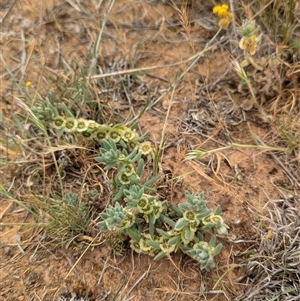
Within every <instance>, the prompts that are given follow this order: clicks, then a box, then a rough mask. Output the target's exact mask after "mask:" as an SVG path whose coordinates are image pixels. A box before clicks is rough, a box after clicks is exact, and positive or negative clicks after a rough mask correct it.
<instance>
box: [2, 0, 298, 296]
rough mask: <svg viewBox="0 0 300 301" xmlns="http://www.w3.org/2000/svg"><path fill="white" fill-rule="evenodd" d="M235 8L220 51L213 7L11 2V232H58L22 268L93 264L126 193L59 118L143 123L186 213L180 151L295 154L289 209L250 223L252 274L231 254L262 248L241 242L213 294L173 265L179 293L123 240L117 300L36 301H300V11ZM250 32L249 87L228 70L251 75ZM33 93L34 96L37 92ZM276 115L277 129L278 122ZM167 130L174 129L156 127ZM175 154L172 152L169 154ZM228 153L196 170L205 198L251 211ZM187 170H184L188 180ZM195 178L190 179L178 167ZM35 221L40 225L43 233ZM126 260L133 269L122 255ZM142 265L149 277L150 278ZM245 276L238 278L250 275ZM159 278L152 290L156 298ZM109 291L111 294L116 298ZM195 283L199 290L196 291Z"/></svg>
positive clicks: (282, 189)
mask: <svg viewBox="0 0 300 301" xmlns="http://www.w3.org/2000/svg"><path fill="white" fill-rule="evenodd" d="M229 2H230V3H231V7H234V10H233V11H232V13H233V16H234V20H235V23H234V25H231V26H230V27H229V29H227V31H221V32H220V33H219V32H218V38H217V39H216V40H214V38H213V37H214V34H215V33H216V32H217V27H216V22H217V20H216V19H214V16H213V15H212V14H211V9H212V7H213V5H214V4H215V3H214V2H213V1H207V2H206V3H205V5H204V4H202V3H200V2H199V1H143V2H142V1H129V2H128V1H93V2H92V3H87V2H84V1H71V0H69V1H67V3H65V2H64V1H57V2H55V3H54V2H53V5H52V3H50V2H49V3H47V4H46V3H45V7H43V6H41V5H40V2H37V4H38V5H37V6H36V7H35V6H34V4H33V3H32V4H28V3H27V1H20V3H19V2H14V3H13V4H12V5H10V4H9V3H8V1H7V3H4V4H3V7H4V13H3V14H2V16H1V18H2V21H3V29H4V30H3V33H2V34H1V41H0V43H1V46H2V47H3V51H2V52H1V53H0V59H1V87H0V88H1V112H0V129H1V134H0V135H1V136H0V163H1V165H2V166H3V168H2V169H1V171H0V173H1V174H0V175H1V180H2V182H1V191H0V193H1V197H2V198H3V200H7V201H9V202H11V204H12V205H11V206H9V207H7V208H8V209H5V210H4V211H3V214H1V216H0V217H1V220H2V222H1V226H2V227H5V228H3V229H4V230H3V233H4V234H5V233H8V232H9V231H11V228H8V227H9V226H13V225H15V226H16V225H17V226H18V229H19V231H22V230H21V229H22V227H24V226H32V225H34V226H37V227H38V229H39V230H37V232H34V235H37V233H43V236H39V238H38V239H35V237H34V236H32V237H30V238H28V237H27V239H26V240H25V241H28V242H29V243H28V246H29V247H28V248H26V245H25V244H24V245H23V244H22V243H20V242H18V243H17V245H18V246H19V247H18V248H21V249H22V248H23V251H24V250H25V251H24V253H22V256H23V255H24V254H28V256H30V255H31V256H32V258H34V257H35V254H36V253H38V252H37V250H38V249H40V248H42V247H41V246H43V248H44V246H46V247H45V248H44V249H43V250H47V252H48V253H52V252H53V254H54V253H55V252H56V250H57V249H56V247H57V245H58V244H59V245H63V246H67V247H69V248H72V247H74V248H75V247H76V248H77V249H78V250H82V248H83V249H84V251H83V252H82V253H81V255H82V257H83V255H86V252H87V251H88V250H89V251H91V252H92V251H93V250H94V249H95V248H97V246H99V245H100V246H102V243H103V240H104V237H101V238H99V237H98V235H99V233H98V231H97V229H96V228H95V223H96V221H97V220H98V215H99V213H100V212H101V211H102V210H103V209H104V208H105V207H106V206H107V205H108V204H109V203H110V197H111V193H112V192H111V189H110V187H109V185H108V184H107V183H106V180H107V174H106V172H105V171H104V170H103V169H102V168H101V166H99V165H97V164H95V161H94V157H95V156H96V154H97V151H98V147H99V146H97V145H96V146H95V145H94V143H93V142H92V141H89V142H87V141H82V140H80V139H77V138H74V137H73V136H72V135H69V134H62V135H57V133H56V132H54V131H53V130H51V129H50V128H49V127H48V124H49V121H50V115H49V114H50V112H51V111H53V110H57V112H58V113H60V114H65V115H73V116H75V117H83V118H86V119H92V120H95V121H97V122H99V123H107V124H109V123H112V124H116V123H124V124H134V123H137V127H136V128H137V131H139V132H140V133H143V132H145V131H146V130H150V132H151V133H150V137H151V139H153V141H154V143H155V144H156V145H157V146H158V149H157V154H158V157H157V161H156V166H155V167H154V168H155V169H157V170H158V171H159V172H161V174H163V175H164V176H163V177H162V180H161V182H160V185H161V187H158V188H160V189H161V191H162V194H163V196H164V197H166V198H168V200H170V201H171V202H172V201H173V200H174V199H175V200H176V198H177V199H179V200H180V196H181V193H182V190H183V188H182V186H181V185H186V186H188V185H189V183H185V184H182V183H183V182H182V181H181V180H180V181H177V178H180V179H182V177H181V176H182V175H183V174H184V175H185V174H186V175H188V174H189V173H190V172H191V171H186V170H185V168H186V166H185V165H184V164H183V163H182V161H183V160H182V153H181V154H178V155H177V154H176V151H177V150H178V151H179V152H180V149H187V148H189V149H197V148H198V147H201V148H202V147H203V148H206V149H216V148H219V147H222V146H226V145H228V143H232V142H235V141H234V140H235V139H236V140H238V139H242V138H243V139H245V140H247V141H246V142H247V143H249V141H250V142H251V143H254V144H255V143H257V142H258V140H259V143H258V144H260V145H264V144H265V145H271V146H273V147H274V149H287V150H288V151H287V152H276V153H274V152H272V153H271V155H270V158H271V160H272V162H275V164H276V166H277V168H278V170H280V171H282V174H283V177H284V178H283V180H282V181H279V182H275V183H273V186H274V187H275V188H276V189H277V190H276V191H277V193H278V194H279V195H280V196H281V197H280V200H275V199H270V200H269V201H268V202H267V201H266V200H265V199H264V202H265V203H263V205H262V206H261V209H262V211H259V210H258V212H257V211H255V212H252V213H251V214H252V215H251V216H252V218H253V223H252V224H253V229H255V230H256V231H257V233H258V234H257V235H258V236H257V238H256V245H257V252H256V254H255V255H252V256H251V257H250V258H248V257H247V256H243V261H242V263H239V261H238V259H236V262H234V260H235V258H236V257H234V255H232V253H231V251H230V252H229V251H228V250H231V247H232V248H238V249H239V252H242V251H243V250H242V248H245V249H247V248H248V247H249V244H247V242H246V241H247V239H245V240H244V239H242V240H243V243H244V245H242V246H239V247H236V246H235V244H234V243H232V245H230V240H229V241H227V242H226V243H227V244H229V245H227V249H226V250H227V251H228V252H229V253H230V255H228V258H227V260H231V263H230V264H229V263H228V264H227V263H226V264H225V263H224V261H222V260H221V259H220V266H219V268H218V270H217V271H216V274H213V278H212V279H213V280H210V278H211V276H212V275H211V274H204V275H202V274H200V272H199V270H198V266H197V265H195V264H194V263H190V262H188V261H187V260H186V258H182V257H180V256H179V255H176V259H172V260H174V262H175V265H176V268H175V267H174V265H172V264H171V266H172V267H173V268H174V270H172V269H171V268H170V267H169V266H170V264H168V263H162V265H163V267H164V268H165V269H166V268H170V271H171V272H170V279H169V280H170V281H169V282H168V281H165V279H163V278H159V272H158V273H156V270H158V271H161V270H159V264H152V263H151V264H150V263H149V262H151V261H149V262H148V264H146V263H145V262H146V259H145V258H143V260H144V261H143V262H142V263H141V261H142V259H140V258H139V257H136V256H134V255H132V256H131V257H130V258H129V259H128V257H129V255H128V252H127V253H126V246H127V242H126V241H121V242H120V245H122V250H121V251H122V252H121V254H122V256H121V258H122V259H121V260H119V259H115V258H111V257H110V256H112V255H113V252H112V254H110V255H109V256H108V257H107V260H106V261H104V262H102V260H103V259H102V258H101V260H100V259H99V260H100V261H101V272H100V276H99V275H98V274H97V275H98V276H99V278H98V280H97V283H96V284H97V287H100V286H101V285H102V286H103V289H102V290H101V289H99V290H100V291H101V292H102V293H103V294H102V295H101V296H100V293H99V291H97V289H94V291H97V294H98V295H97V294H96V293H93V292H90V291H89V290H88V289H87V288H85V289H83V291H84V293H83V292H82V290H79V289H78V290H76V289H74V290H73V291H72V290H71V289H70V288H69V287H68V289H67V290H65V291H64V293H63V292H62V291H61V290H59V289H61V288H62V286H63V285H62V284H61V283H59V289H58V288H57V287H56V288H55V289H53V287H52V291H51V292H48V291H44V292H43V293H39V292H41V290H40V291H38V292H35V294H36V295H35V296H34V295H30V297H29V296H26V294H24V296H25V297H24V298H25V300H29V299H30V298H38V299H39V300H60V301H62V300H68V301H69V300H73V301H75V300H93V298H98V299H97V300H111V301H113V300H122V301H123V300H124V301H125V300H131V299H133V300H148V299H149V300H150V298H153V296H155V298H158V299H161V298H163V300H199V298H205V299H209V300H216V299H217V298H219V297H220V298H224V300H233V299H234V298H235V300H246V299H247V300H287V301H292V300H297V298H298V296H299V294H300V287H299V282H300V279H299V273H300V270H299V266H300V262H299V237H300V225H299V218H298V217H299V214H298V211H299V207H297V202H299V196H300V192H299V191H300V187H299V180H298V179H299V178H300V169H299V166H300V143H299V141H300V136H299V133H300V103H299V96H300V90H299V74H300V73H299V59H300V52H299V48H300V47H299V43H300V42H299V41H300V36H299V35H300V34H299V30H300V29H299V20H300V13H299V10H300V7H299V3H297V1H295V0H289V1H275V0H273V1H265V0H263V1H252V2H251V3H250V2H249V3H248V2H245V1H239V0H236V1H229ZM142 4H143V5H142ZM22 8H26V9H27V10H28V11H31V12H32V13H31V14H28V17H27V19H22V18H19V16H21V15H22ZM244 18H249V19H251V18H253V19H255V20H256V21H257V24H259V25H260V28H261V32H262V34H263V38H262V41H261V43H260V45H259V48H258V51H257V53H256V54H255V56H254V60H255V63H254V64H249V65H248V66H246V67H244V70H245V72H246V73H247V76H248V80H249V85H241V82H240V79H239V78H238V77H237V75H236V74H235V72H234V71H233V70H232V67H231V65H230V63H229V62H228V59H230V60H232V59H236V60H237V61H239V62H241V61H242V60H243V59H244V53H243V51H241V50H240V49H239V48H238V40H237V39H239V36H238V34H237V32H236V28H237V27H238V26H240V25H241V24H242V20H243V19H244ZM200 19H201V20H200ZM99 20H101V21H99ZM211 22H212V23H211ZM214 22H215V23H214ZM201 24H203V26H202V25H201ZM209 24H212V25H211V26H210V25H209ZM20 28H23V29H22V30H20ZM219 34H220V36H219ZM208 41H210V43H209V44H207V42H208ZM229 54H230V55H229ZM261 58H263V59H264V61H262V60H261ZM256 64H257V65H258V66H259V68H257V65H256ZM224 65H226V68H225V69H224V68H223V67H222V66H224ZM27 81H30V82H31V83H30V84H29V83H27V84H26V82H27ZM195 82H196V83H197V84H198V85H197V84H194V83H195ZM249 87H251V89H250V90H251V91H249ZM253 93H255V102H253ZM185 97H186V99H184V98H185ZM183 99H184V101H185V102H186V103H187V105H186V103H185V102H184V101H182V100H183ZM256 102H257V103H256ZM257 104H258V105H257ZM258 108H261V110H260V109H258ZM262 112H264V113H265V114H266V115H267V116H268V117H270V119H269V120H266V119H264V118H263V117H264V116H262ZM149 116H150V117H149ZM143 118H144V119H143ZM174 119H176V120H177V121H176V122H174ZM250 123H251V124H252V127H254V125H255V130H257V129H259V131H260V132H261V133H262V135H263V138H258V136H255V135H254V134H253V131H252V129H251V126H249V124H250ZM157 124H160V125H161V126H160V127H155V126H154V125H157ZM244 124H247V125H246V126H243V125H244ZM237 129H238V130H237ZM174 132H176V134H174ZM240 132H242V133H243V137H241V135H240ZM172 135H173V136H172ZM260 137H262V136H260ZM256 138H257V139H256ZM181 144H182V146H181ZM174 146H175V152H174V153H172V152H171V151H170V149H172V147H174ZM170 153H171V154H170ZM260 154H261V153H255V156H259V155H260ZM228 155H231V153H226V154H224V155H223V154H222V155H220V156H216V157H210V158H207V159H205V160H203V161H201V162H200V161H198V162H193V163H192V166H193V168H194V169H195V170H196V171H197V173H198V174H199V176H200V178H201V179H202V180H201V181H202V182H201V184H202V185H203V183H208V184H207V186H206V187H211V188H212V190H218V194H219V195H218V196H221V195H222V196H223V195H225V194H228V195H230V196H231V197H232V198H234V197H235V196H238V197H240V199H241V200H243V201H244V205H243V206H247V205H246V204H247V202H249V204H250V203H251V201H252V200H251V199H249V200H248V199H247V200H246V198H245V196H244V195H245V194H244V193H242V192H241V193H238V194H237V193H236V191H237V190H235V189H236V187H240V186H239V185H240V183H243V182H239V181H240V178H239V176H240V174H239V171H238V166H235V167H234V168H235V173H234V174H229V175H228V173H227V172H226V170H227V169H226V168H228V165H230V159H228V158H227V156H228ZM174 157H175V160H174ZM178 157H180V159H178ZM176 158H177V159H178V160H177V159H176ZM167 160H169V161H167ZM166 161H167V162H166ZM172 161H175V165H176V166H175V167H174V170H172V166H173V165H172V164H173V163H174V162H172ZM178 162H179V163H178ZM266 164H268V163H266ZM181 165H182V166H183V167H182V171H180V168H178V166H181ZM226 165H227V167H226ZM169 166H171V167H169ZM150 167H151V166H150ZM150 167H149V168H150ZM230 168H233V167H232V166H230ZM169 169H170V170H169ZM168 174H171V177H172V179H171V180H169V178H168V177H169V175H168ZM174 179H175V181H176V185H177V186H176V185H174ZM206 180H207V181H206ZM164 181H165V182H164ZM205 181H206V182H205ZM241 181H242V180H241ZM266 181H267V180H266ZM190 185H193V184H190ZM234 185H236V186H234ZM175 186H176V187H175ZM199 186H200V185H199ZM233 187H234V189H233ZM250 188H251V189H252V187H250ZM184 189H185V188H184ZM237 189H239V188H237ZM207 190H209V189H207ZM74 193H75V194H76V200H75V197H74V199H73V201H72V200H71V199H72V194H74ZM168 194H171V195H168ZM218 196H216V197H215V199H218ZM291 196H292V198H291ZM70 198H71V199H70ZM20 207H22V209H21V210H22V211H21V213H22V214H23V213H24V212H25V213H26V214H25V217H24V216H22V218H21V219H20V218H19V217H18V214H19V211H18V210H20ZM241 207H242V206H241ZM249 207H250V206H249ZM11 209H12V213H11V212H10V210H11ZM247 210H248V209H247ZM28 215H29V216H31V218H33V220H32V219H30V220H29V221H28V220H27V216H28ZM234 225H235V224H234V223H233V228H234ZM232 232H234V230H232ZM26 233H27V232H26ZM26 235H27V234H26ZM32 235H33V234H32ZM233 235H237V236H239V235H240V233H239V232H236V233H233ZM96 238H97V239H96ZM118 242H119V238H118V237H116V239H115V240H114V239H112V241H110V243H111V245H112V246H115V243H118ZM13 246H16V244H13ZM9 247H11V246H9ZM113 248H114V247H113ZM59 250H61V249H60V248H59ZM44 252H46V251H44ZM47 252H46V253H47ZM66 252H67V251H66ZM48 253H47V254H48ZM55 254H56V253H55ZM3 256H6V255H5V254H4V255H3ZM22 256H17V255H15V257H13V258H12V259H11V258H10V259H9V261H8V262H9V263H11V262H13V260H14V259H15V258H18V260H21V257H22ZM24 256H25V255H24ZM97 256H99V254H97ZM115 256H116V258H120V257H118V256H119V255H118V254H116V255H115ZM82 257H81V256H78V258H79V259H78V262H77V261H76V260H74V259H72V260H71V259H70V258H71V257H70V258H69V259H68V260H67V261H68V263H69V270H68V271H65V270H64V272H63V273H65V274H64V276H65V280H66V281H67V280H68V279H69V278H71V276H70V275H73V274H72V273H73V272H74V271H75V272H74V273H75V274H76V277H77V279H81V281H83V282H84V281H86V279H85V277H84V276H82V274H80V272H78V271H79V270H80V267H79V263H80V261H81V260H82ZM99 257H100V256H99ZM179 257H180V258H179ZM147 260H148V259H147ZM20 262H21V261H20ZM77 265H78V266H77ZM94 265H95V266H96V263H95V264H94ZM139 265H140V266H142V268H144V270H143V271H141V272H140V273H138V271H139V270H138V268H139ZM232 266H234V268H232ZM70 268H71V271H70ZM178 268H179V269H181V268H182V270H181V271H182V273H180V276H175V275H177V274H176V273H177V272H178V270H177V269H178ZM239 268H243V269H244V271H245V273H244V275H243V277H241V278H240V279H239V281H236V282H235V281H232V278H226V276H227V274H230V273H231V272H232V271H233V270H234V271H237V270H239ZM73 269H74V271H73ZM122 269H123V270H122ZM80 271H81V272H82V273H85V272H86V270H84V269H83V270H80ZM128 271H130V272H129V273H130V274H129V276H128ZM106 273H107V275H109V277H114V275H115V276H116V277H117V279H118V280H119V283H118V285H117V287H116V286H115V284H113V283H111V282H109V281H108V280H107V277H106V276H105V275H106ZM237 273H238V272H237ZM152 275H154V277H152ZM184 275H189V276H187V277H185V276H184ZM199 275H200V276H199ZM222 275H223V276H222ZM224 275H226V276H224ZM155 276H156V277H158V278H157V279H159V280H156V279H155ZM89 277H90V276H89ZM176 277H177V278H176ZM189 277H190V278H189ZM232 277H233V278H234V280H236V279H237V276H236V275H234V276H232ZM63 278H64V277H63ZM7 279H9V278H7ZM147 279H152V280H151V281H152V282H151V283H148V284H145V283H147V281H148V280H147ZM195 279H196V280H195ZM105 281H107V282H108V283H109V284H108V285H110V286H111V289H108V288H107V286H105ZM194 282H196V283H200V284H199V285H196V286H195V285H194ZM212 282H213V283H212ZM237 282H239V284H238V283H237ZM85 283H87V282H85ZM215 283H217V284H218V286H217V287H216V288H215V287H214V284H215ZM47 285H48V284H45V285H44V286H45V287H46V286H47ZM147 285H148V286H149V287H150V288H151V293H152V295H151V293H150V292H149V289H148V288H147ZM168 285H169V286H168ZM143 286H146V288H144V287H143ZM241 287H242V288H243V289H241ZM154 288H155V289H154ZM26 289H27V292H28V289H30V285H29V284H28V287H27V288H26V284H24V287H23V289H22V290H23V291H25V290H26ZM31 289H32V287H31ZM22 290H20V291H22ZM20 291H14V292H10V293H7V295H5V297H6V298H8V297H10V298H11V299H7V300H15V299H17V298H18V297H19V295H18V294H20ZM53 291H55V292H56V293H55V295H53ZM38 294H39V296H37V295H38ZM93 294H94V295H93ZM143 294H144V295H143ZM32 296H34V297H32ZM132 296H133V297H132ZM14 298H15V299H14ZM134 298H136V299H134ZM139 298H140V299H139ZM143 298H144V299H143ZM155 300H156V299H155ZM220 300H221V299H220ZM222 300H223V299H222Z"/></svg>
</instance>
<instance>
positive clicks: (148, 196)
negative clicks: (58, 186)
mask: <svg viewBox="0 0 300 301" xmlns="http://www.w3.org/2000/svg"><path fill="white" fill-rule="evenodd" d="M49 124H50V125H51V126H52V127H53V128H55V129H57V130H58V133H60V135H61V134H62V133H63V132H66V133H68V134H69V133H73V134H75V135H78V136H80V137H81V138H84V139H88V140H94V141H95V143H100V145H101V147H100V149H99V155H98V156H96V157H95V160H96V161H97V162H98V163H99V164H101V165H103V166H104V167H103V169H104V170H106V171H107V175H108V177H109V180H108V184H109V185H110V187H111V191H112V198H111V199H112V204H111V205H109V206H108V207H107V208H106V209H105V210H104V211H103V212H102V213H100V217H101V219H102V220H101V221H100V222H98V223H97V226H98V227H99V229H100V231H103V232H106V231H110V232H112V233H114V235H118V236H120V235H121V236H122V237H124V238H126V237H128V238H129V239H130V246H131V248H132V249H133V250H135V251H136V252H137V253H144V254H148V255H150V256H154V259H160V258H162V257H164V256H166V255H169V254H170V253H173V252H176V251H177V250H178V249H181V250H182V251H183V252H184V253H185V254H187V255H189V256H190V257H192V258H193V259H195V260H197V261H198V262H199V263H200V264H201V269H205V270H209V269H210V268H213V267H215V263H214V256H215V255H216V254H218V253H219V252H220V251H221V248H222V244H218V245H216V235H219V236H226V235H227V228H228V227H227V226H226V224H225V223H224V221H223V219H222V217H221V215H220V214H221V208H220V207H217V208H216V209H215V210H214V211H212V210H211V209H209V208H208V206H207V202H206V201H205V200H204V196H203V194H202V193H200V194H191V193H189V192H186V194H185V197H186V202H185V203H180V204H176V205H172V206H170V205H168V203H167V201H161V200H159V196H158V195H157V193H156V189H155V186H154V183H155V182H156V181H157V179H158V178H159V176H151V173H150V172H147V173H148V174H147V173H146V168H145V166H147V165H148V164H149V163H153V160H154V156H153V149H152V146H151V143H150V142H149V141H144V136H142V137H139V136H138V135H137V133H136V132H135V131H134V130H133V129H131V128H128V127H125V126H124V125H122V124H119V125H106V124H105V125H104V124H98V123H96V122H95V121H90V120H85V119H82V118H80V119H76V118H73V117H63V116H53V117H52V120H51V122H50V123H49ZM207 239H208V242H207V241H206V240H207Z"/></svg>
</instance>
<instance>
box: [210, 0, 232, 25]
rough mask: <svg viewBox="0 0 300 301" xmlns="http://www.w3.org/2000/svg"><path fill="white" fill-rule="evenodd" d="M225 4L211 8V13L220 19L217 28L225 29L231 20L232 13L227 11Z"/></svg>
mask: <svg viewBox="0 0 300 301" xmlns="http://www.w3.org/2000/svg"><path fill="white" fill-rule="evenodd" d="M228 8H229V7H228V5H227V4H221V5H216V6H214V7H213V13H214V14H215V15H217V16H218V17H219V18H220V21H219V26H220V27H221V28H227V27H228V25H229V24H230V22H231V20H232V17H233V16H232V13H231V12H229V11H228Z"/></svg>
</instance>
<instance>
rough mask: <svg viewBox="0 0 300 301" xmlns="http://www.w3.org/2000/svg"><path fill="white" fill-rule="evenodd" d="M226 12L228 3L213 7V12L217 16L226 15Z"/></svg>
mask: <svg viewBox="0 0 300 301" xmlns="http://www.w3.org/2000/svg"><path fill="white" fill-rule="evenodd" d="M227 12H228V5H227V4H222V5H216V6H214V8H213V13H214V14H215V15H218V16H219V17H226V16H227Z"/></svg>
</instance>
